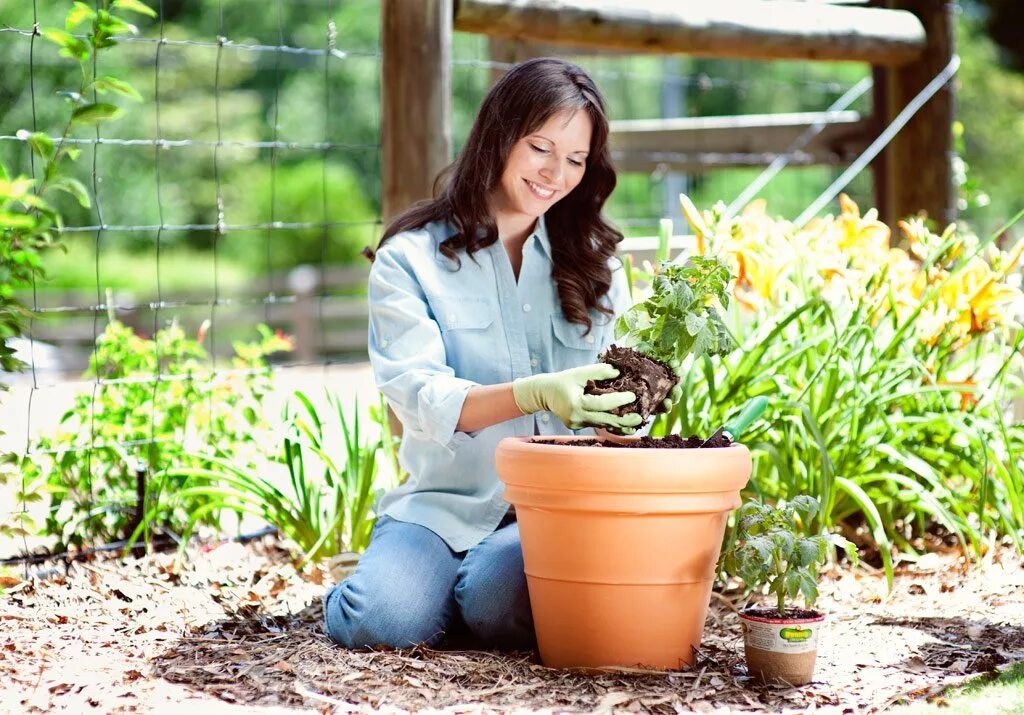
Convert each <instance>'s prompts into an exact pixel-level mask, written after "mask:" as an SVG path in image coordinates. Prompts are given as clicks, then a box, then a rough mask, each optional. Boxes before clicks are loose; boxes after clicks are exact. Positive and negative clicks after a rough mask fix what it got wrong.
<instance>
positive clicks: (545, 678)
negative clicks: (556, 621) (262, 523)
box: [0, 537, 1024, 713]
mask: <svg viewBox="0 0 1024 715" xmlns="http://www.w3.org/2000/svg"><path fill="white" fill-rule="evenodd" d="M329 581H330V576H329V575H328V574H327V573H326V572H325V571H323V570H321V569H319V568H315V569H314V568H307V569H305V570H304V571H303V572H301V573H297V572H296V570H295V568H294V567H293V566H292V564H291V563H290V562H289V560H288V559H287V558H286V556H285V554H284V552H283V551H282V550H281V549H280V548H279V547H278V545H277V543H276V542H275V541H274V540H273V539H272V538H269V537H268V538H267V539H265V540H263V541H262V542H258V543H251V544H247V545H245V546H243V545H240V544H237V543H228V544H224V545H221V546H218V547H216V548H213V549H208V550H203V551H199V552H198V553H195V554H194V555H193V557H192V559H191V561H190V562H189V563H188V564H186V565H185V566H182V567H180V568H179V567H176V565H175V563H174V557H173V555H169V554H155V555H151V556H147V557H145V558H141V559H128V560H125V561H117V560H115V559H112V558H108V559H104V560H95V561H91V562H89V563H79V564H76V565H75V566H73V567H72V570H71V571H70V573H68V574H67V575H65V576H61V577H56V578H50V579H46V580H38V579H30V580H19V579H17V578H15V577H10V576H7V577H0V584H2V585H3V586H5V588H6V591H5V592H4V593H3V595H2V596H0V711H3V710H2V709H3V708H7V710H6V711H9V712H30V713H32V712H51V711H68V712H75V713H88V712H117V713H119V712H157V713H159V712H167V713H171V712H173V713H182V712H190V711H191V712H196V713H199V712H202V713H209V712H225V713H234V712H239V713H240V712H253V711H254V710H255V709H256V708H255V707H254V706H258V707H259V710H258V711H259V712H261V713H284V712H289V713H294V712H295V711H296V710H307V711H319V712H322V713H335V712H370V711H374V712H406V711H425V710H432V711H444V712H467V713H468V712H592V713H612V712H627V711H628V712H652V713H679V712H711V711H715V712H726V711H737V712H797V711H800V712H802V711H806V710H808V709H810V710H815V711H818V712H835V713H853V712H880V711H884V710H886V709H888V708H889V707H890V706H891V705H892V704H894V703H896V702H900V701H903V700H912V699H920V698H927V697H930V696H933V695H936V694H937V693H939V692H940V691H941V690H942V689H943V688H945V687H948V686H950V685H955V684H958V683H960V682H962V681H963V680H965V679H967V678H969V677H972V676H976V675H978V674H982V673H988V672H993V671H996V670H1000V669H1003V668H1005V667H1008V666H1009V665H1010V664H1012V663H1014V662H1016V661H1020V660H1024V564H1022V561H1021V559H1020V557H1019V556H1018V555H1016V554H1014V553H1012V552H1010V551H1009V550H1006V549H992V550H990V551H989V553H988V554H987V556H986V557H985V558H984V559H983V560H982V561H981V562H980V563H976V564H975V565H974V566H972V567H970V568H968V567H967V565H966V563H965V562H964V560H963V559H962V558H960V557H958V556H956V555H955V554H947V555H944V556H940V555H936V554H929V555H927V556H926V557H924V558H923V559H922V560H921V561H920V562H919V563H918V564H916V565H915V566H913V567H907V568H904V569H901V570H900V572H899V574H898V576H897V578H896V581H895V584H894V588H893V590H892V591H891V592H889V593H888V594H887V593H886V591H885V581H884V577H882V576H881V575H880V574H876V573H873V572H869V571H864V570H859V571H838V572H834V573H832V574H830V575H829V577H828V578H827V579H826V582H825V583H824V584H823V597H822V600H821V601H820V603H819V605H821V606H822V607H823V608H824V609H825V610H827V611H828V613H829V627H828V630H827V631H826V634H825V636H824V642H823V643H822V645H821V650H820V652H819V656H818V667H817V671H816V674H815V681H814V682H813V683H811V684H810V685H808V686H805V687H802V688H786V687H766V686H761V685H757V684H755V683H753V682H752V681H751V680H750V678H749V677H748V676H747V673H746V669H745V666H744V664H743V656H742V639H741V635H740V633H741V632H740V627H739V623H738V619H737V618H736V617H735V615H734V613H733V612H732V610H731V606H732V604H731V603H730V601H729V600H728V599H727V598H726V597H722V596H716V598H715V599H713V601H712V609H711V612H710V614H709V616H708V622H707V628H706V632H705V640H704V643H703V645H702V648H701V652H700V654H699V658H698V661H697V665H696V666H695V667H694V668H692V669H690V670H685V671H679V672H643V671H631V670H625V669H623V670H619V671H609V672H606V673H602V674H598V675H593V674H584V673H580V672H574V671H557V670H552V669H549V668H545V667H544V666H542V665H541V664H540V662H539V660H538V658H537V656H536V654H534V653H511V654H501V653H491V652H484V651H471V650H448V651H440V650H431V649H426V648H414V649H408V650H401V651H389V650H371V651H346V650H344V649H341V648H339V647H337V646H334V645H333V644H332V643H331V642H330V641H329V640H328V639H327V638H326V636H325V635H324V634H323V631H322V629H321V625H320V622H321V607H320V596H321V594H322V593H323V591H324V589H325V588H326V586H327V584H328V582H329Z"/></svg>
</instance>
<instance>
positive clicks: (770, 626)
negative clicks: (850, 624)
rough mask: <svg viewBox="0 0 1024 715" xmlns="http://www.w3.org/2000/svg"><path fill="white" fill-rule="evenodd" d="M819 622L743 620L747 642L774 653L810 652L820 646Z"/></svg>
mask: <svg viewBox="0 0 1024 715" xmlns="http://www.w3.org/2000/svg"><path fill="white" fill-rule="evenodd" d="M821 625H822V623H821V622H817V623H789V624H787V623H762V622H760V621H748V620H745V619H744V620H743V632H744V633H745V634H746V638H747V644H748V645H751V646H753V647H754V648H759V649H761V650H767V651H772V652H773V653H810V652H811V651H814V650H817V648H818V631H819V630H821Z"/></svg>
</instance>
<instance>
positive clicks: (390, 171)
mask: <svg viewBox="0 0 1024 715" xmlns="http://www.w3.org/2000/svg"><path fill="white" fill-rule="evenodd" d="M452 15H453V9H452V0H384V2H383V5H382V7H381V47H382V52H383V61H382V62H381V184H382V187H381V204H382V205H381V213H382V214H383V218H384V223H385V224H387V222H388V221H390V220H391V219H392V218H393V217H394V216H395V215H396V214H398V213H399V212H401V211H403V210H405V209H406V208H408V207H409V206H411V205H412V204H414V203H415V202H417V201H422V200H423V199H429V198H431V197H432V196H433V187H434V179H435V178H436V177H437V175H438V173H439V172H440V171H441V170H442V169H444V168H445V167H446V166H447V165H448V164H449V162H450V161H451V151H452V131H451V126H452V122H451V95H452V78H451V59H452ZM388 421H389V422H390V425H391V430H392V432H393V433H394V434H396V435H401V434H402V424H401V422H399V421H398V418H397V417H396V416H395V413H394V412H392V411H391V410H390V409H388Z"/></svg>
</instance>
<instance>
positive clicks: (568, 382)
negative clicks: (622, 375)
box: [512, 362, 643, 434]
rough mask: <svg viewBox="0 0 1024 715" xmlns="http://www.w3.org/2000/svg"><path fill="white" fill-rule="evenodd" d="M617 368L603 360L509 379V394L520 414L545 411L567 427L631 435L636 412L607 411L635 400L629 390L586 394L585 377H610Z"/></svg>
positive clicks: (635, 422)
mask: <svg viewBox="0 0 1024 715" xmlns="http://www.w3.org/2000/svg"><path fill="white" fill-rule="evenodd" d="M618 375H619V371H618V370H617V369H616V368H614V367H612V366H611V365H608V364H607V363H603V362H602V363H596V364H594V365H584V366H582V367H574V368H570V369H569V370H563V371H562V372H544V373H540V374H539V375H531V376H529V377H521V378H519V379H518V380H513V381H512V396H513V397H514V398H515V401H516V404H517V405H518V406H519V409H521V410H522V411H523V414H527V415H532V414H533V413H534V412H540V411H541V410H548V411H550V412H553V413H555V416H556V417H558V419H560V420H562V422H564V423H565V426H566V427H568V428H569V429H580V428H581V427H605V428H611V429H613V430H614V431H616V432H619V433H620V434H633V433H634V432H635V431H636V430H635V429H633V428H634V427H636V426H637V425H639V424H640V423H641V422H642V421H643V420H641V418H640V415H638V414H637V413H635V412H630V413H629V414H626V415H623V416H622V417H619V416H618V415H613V414H611V413H610V412H608V410H614V409H615V408H616V407H621V406H622V405H628V404H629V403H630V402H633V400H635V399H636V395H634V394H633V393H632V392H612V393H609V394H607V395H587V394H584V392H583V389H584V388H585V387H586V386H587V381H588V380H610V379H611V378H613V377H618Z"/></svg>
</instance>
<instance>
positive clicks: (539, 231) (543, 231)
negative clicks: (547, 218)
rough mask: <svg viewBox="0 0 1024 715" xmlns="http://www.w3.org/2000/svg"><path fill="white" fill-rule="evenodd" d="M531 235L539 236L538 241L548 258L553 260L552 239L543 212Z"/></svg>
mask: <svg viewBox="0 0 1024 715" xmlns="http://www.w3.org/2000/svg"><path fill="white" fill-rule="evenodd" d="M531 235H533V236H536V237H537V242H538V243H539V244H540V246H541V248H542V249H544V253H546V254H547V256H548V260H550V261H553V260H554V259H553V258H552V256H551V239H549V238H548V226H547V224H546V223H545V222H544V215H543V214H542V215H541V217H540V218H538V219H537V225H536V227H534V229H533V233H532V234H531Z"/></svg>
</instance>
